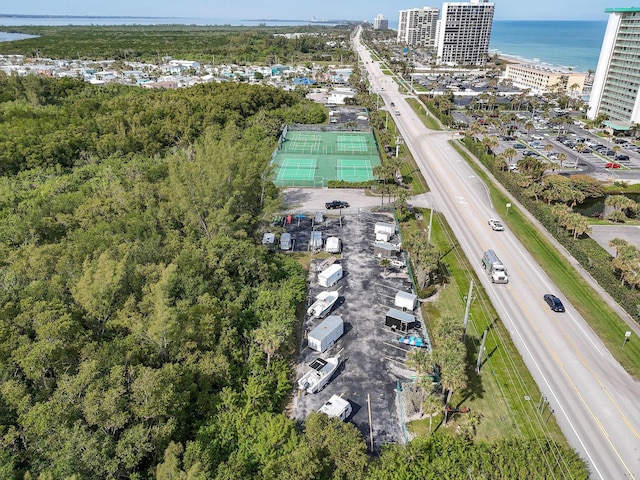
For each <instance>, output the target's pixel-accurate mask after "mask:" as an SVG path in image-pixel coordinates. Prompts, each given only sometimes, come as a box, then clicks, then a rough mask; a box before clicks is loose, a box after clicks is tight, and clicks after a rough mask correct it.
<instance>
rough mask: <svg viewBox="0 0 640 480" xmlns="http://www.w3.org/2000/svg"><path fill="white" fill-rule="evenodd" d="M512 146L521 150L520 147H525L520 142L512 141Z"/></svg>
mask: <svg viewBox="0 0 640 480" xmlns="http://www.w3.org/2000/svg"><path fill="white" fill-rule="evenodd" d="M513 148H515V149H517V150H522V149H524V148H527V147H525V146H524V145H522V144H521V143H514V144H513Z"/></svg>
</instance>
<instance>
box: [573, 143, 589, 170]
mask: <svg viewBox="0 0 640 480" xmlns="http://www.w3.org/2000/svg"><path fill="white" fill-rule="evenodd" d="M586 151H587V146H586V145H585V144H584V143H579V144H577V145H576V152H578V158H577V159H576V166H575V168H578V161H579V160H580V159H581V155H582V154H583V153H584V152H586Z"/></svg>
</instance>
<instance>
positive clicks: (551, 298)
mask: <svg viewBox="0 0 640 480" xmlns="http://www.w3.org/2000/svg"><path fill="white" fill-rule="evenodd" d="M544 301H545V302H547V305H549V308H551V310H553V311H554V312H564V305H563V304H562V302H561V301H560V299H559V298H558V297H556V296H555V295H552V294H550V293H547V294H545V296H544Z"/></svg>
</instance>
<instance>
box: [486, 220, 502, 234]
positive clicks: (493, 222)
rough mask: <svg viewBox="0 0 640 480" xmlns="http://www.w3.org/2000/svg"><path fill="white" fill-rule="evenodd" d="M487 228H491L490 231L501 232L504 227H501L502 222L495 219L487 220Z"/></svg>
mask: <svg viewBox="0 0 640 480" xmlns="http://www.w3.org/2000/svg"><path fill="white" fill-rule="evenodd" d="M489 226H490V227H491V229H492V230H495V231H497V232H501V231H503V230H504V226H503V225H502V222H501V221H500V220H496V219H495V218H490V219H489Z"/></svg>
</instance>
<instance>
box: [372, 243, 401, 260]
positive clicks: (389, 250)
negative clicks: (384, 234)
mask: <svg viewBox="0 0 640 480" xmlns="http://www.w3.org/2000/svg"><path fill="white" fill-rule="evenodd" d="M399 251H400V247H399V246H398V245H396V244H395V243H390V242H374V243H373V254H374V255H375V256H376V257H384V258H392V257H395V256H396V255H397V254H398V252H399Z"/></svg>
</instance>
